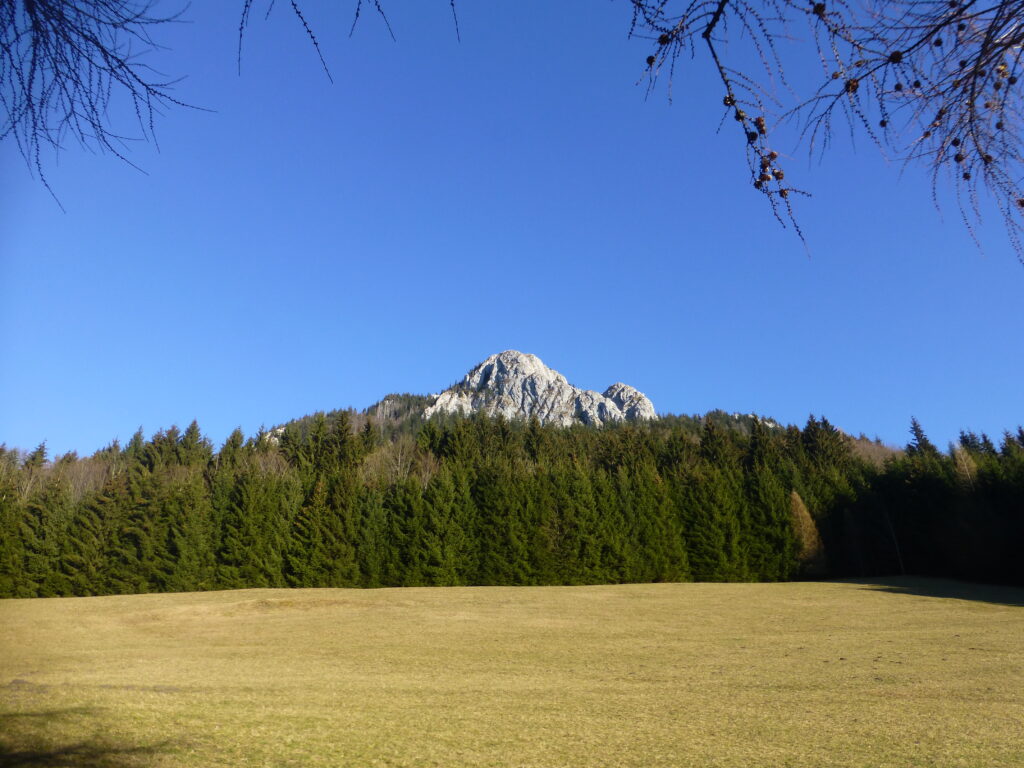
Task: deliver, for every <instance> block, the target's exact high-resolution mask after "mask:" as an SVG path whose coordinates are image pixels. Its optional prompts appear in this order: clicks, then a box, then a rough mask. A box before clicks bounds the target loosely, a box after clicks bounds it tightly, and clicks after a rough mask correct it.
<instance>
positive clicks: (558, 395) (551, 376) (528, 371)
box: [423, 350, 658, 426]
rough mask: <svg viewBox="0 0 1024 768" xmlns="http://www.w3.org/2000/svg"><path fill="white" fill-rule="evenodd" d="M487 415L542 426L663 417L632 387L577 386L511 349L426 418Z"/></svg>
mask: <svg viewBox="0 0 1024 768" xmlns="http://www.w3.org/2000/svg"><path fill="white" fill-rule="evenodd" d="M479 411H483V412H484V413H486V414H487V415H489V416H497V415H501V416H504V417H505V418H509V419H525V418H530V417H532V416H536V417H537V419H539V420H540V422H541V423H542V424H558V425H561V426H570V425H572V424H593V425H601V424H611V423H615V422H620V421H643V420H648V419H656V418H658V416H657V413H656V412H655V410H654V405H653V404H652V403H651V401H650V400H649V399H648V398H647V397H646V396H645V395H644V394H643V393H642V392H640V391H638V390H636V389H634V388H633V387H631V386H629V385H627V384H622V383H615V384H612V385H611V386H610V387H608V389H606V390H605V391H604V392H603V393H598V392H594V391H592V390H588V389H579V388H578V387H574V386H573V385H572V384H570V383H569V382H568V380H567V379H566V378H565V376H563V375H562V374H560V373H559V372H558V371H555V370H553V369H551V368H548V367H547V366H546V365H544V363H543V362H541V360H540V358H538V357H537V356H536V355H529V354H524V353H522V352H517V351H515V350H506V351H504V352H501V353H499V354H496V355H491V356H490V357H488V358H487V359H486V360H484V361H483V362H482V363H480V364H479V365H478V366H476V367H475V368H473V370H471V371H470V372H469V373H467V374H466V376H465V378H463V380H462V381H461V382H459V383H458V384H456V385H455V386H453V387H451V388H449V389H447V390H445V391H444V392H442V393H441V394H440V395H438V397H437V400H436V401H435V402H434V404H433V405H431V406H429V407H428V408H427V409H426V410H425V411H424V413H423V415H424V417H426V418H430V417H431V416H433V415H434V414H438V413H463V414H470V413H476V412H479Z"/></svg>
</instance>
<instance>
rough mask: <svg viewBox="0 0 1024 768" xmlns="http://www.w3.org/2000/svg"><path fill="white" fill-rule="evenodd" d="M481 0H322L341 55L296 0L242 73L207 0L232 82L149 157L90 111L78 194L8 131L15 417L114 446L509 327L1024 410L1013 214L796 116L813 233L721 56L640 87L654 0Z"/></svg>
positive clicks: (726, 382)
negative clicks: (741, 107) (757, 177)
mask: <svg viewBox="0 0 1024 768" xmlns="http://www.w3.org/2000/svg"><path fill="white" fill-rule="evenodd" d="M458 5H459V21H460V28H461V42H458V41H457V40H456V37H455V33H454V29H453V27H452V21H451V12H450V8H449V7H448V4H447V2H446V0H433V1H431V2H417V3H399V2H393V3H390V4H389V9H390V19H391V23H392V26H393V28H394V30H395V34H396V37H397V42H392V41H391V40H390V38H389V37H388V36H387V33H386V30H385V29H384V28H383V25H382V24H381V23H380V22H379V19H378V18H376V17H375V16H374V15H372V14H371V13H369V12H366V11H364V16H363V19H362V21H361V22H360V25H359V27H358V28H357V29H356V31H355V34H354V36H353V37H352V38H349V37H348V28H349V24H350V22H351V15H350V11H351V8H349V7H348V6H346V4H344V3H341V4H338V3H326V2H319V1H318V0H308V2H306V3H305V5H304V8H305V10H306V11H307V16H308V17H309V19H310V21H311V22H312V23H313V24H314V26H315V28H316V30H317V33H318V35H319V38H320V40H321V43H322V47H323V53H324V56H325V58H326V60H327V62H328V64H329V66H330V69H331V72H332V74H333V76H334V81H335V82H334V84H333V85H332V84H331V83H330V82H329V81H328V80H327V78H326V77H325V76H324V74H323V72H322V70H321V69H320V67H319V62H318V61H317V59H316V55H315V52H314V51H313V50H312V49H311V48H310V47H309V45H308V43H307V42H306V40H305V38H304V33H303V31H302V29H301V27H299V25H298V24H296V23H294V22H293V20H292V18H291V17H290V16H289V15H288V13H287V10H288V9H287V7H286V6H285V5H282V6H281V7H280V8H277V9H275V11H274V15H273V16H271V18H270V20H269V21H268V22H264V21H263V20H262V17H257V18H254V20H253V25H252V28H251V29H250V33H249V35H248V36H247V38H246V40H245V51H244V58H243V66H242V73H241V76H239V74H238V72H237V66H236V60H235V52H236V48H235V46H236V36H237V26H238V15H239V8H236V7H235V6H240V3H231V2H223V3H196V4H194V5H193V6H192V7H191V8H190V9H189V10H188V11H187V13H186V18H187V19H188V20H189V22H190V23H187V24H179V25H174V26H173V27H169V28H167V29H166V30H165V31H164V33H163V34H161V35H160V36H159V37H158V40H159V41H160V42H161V43H163V44H164V45H166V46H167V48H168V50H166V51H161V52H159V53H158V54H156V55H154V57H153V58H152V61H153V62H154V64H155V65H156V66H158V67H159V68H160V69H161V70H162V71H164V72H166V73H168V74H170V75H175V76H177V75H187V79H185V80H184V81H183V82H181V83H180V84H179V85H178V86H177V90H176V94H177V95H178V96H179V97H180V98H181V99H183V100H185V101H187V102H189V103H192V104H195V105H198V106H202V107H206V108H208V109H210V110H213V111H209V112H204V111H195V110H185V109H176V110H173V111H169V112H168V113H167V114H165V115H164V116H163V117H162V118H160V119H159V121H158V124H157V137H158V139H159V147H156V146H154V145H152V144H146V143H142V142H135V143H133V144H132V146H131V149H130V153H131V155H130V156H131V158H132V160H133V161H134V162H136V163H137V164H138V165H139V166H141V167H142V168H143V169H144V170H145V171H146V173H145V174H143V173H140V172H138V171H136V170H134V169H133V168H131V167H129V166H127V165H126V164H124V163H122V162H120V161H118V160H116V159H115V158H113V157H111V156H109V155H99V154H93V153H90V152H88V151H83V150H81V149H79V148H78V147H77V146H75V145H69V146H68V147H67V149H66V150H65V151H64V152H63V153H62V154H61V155H60V156H59V157H58V158H57V159H56V160H54V161H53V162H51V163H50V164H49V165H48V169H49V177H50V181H51V183H52V185H53V187H54V189H55V191H56V192H57V194H58V195H59V197H60V199H61V201H62V203H63V205H64V207H65V208H66V213H65V212H61V210H60V209H59V208H58V207H57V206H56V205H55V204H54V203H53V201H52V199H51V198H50V196H49V194H48V193H47V192H46V190H45V189H43V188H42V187H41V185H40V184H39V183H38V182H37V181H35V180H34V179H33V178H32V177H31V176H30V175H29V172H28V170H27V169H26V168H25V165H24V162H23V160H22V159H21V158H20V156H19V155H18V154H17V152H16V150H15V147H13V146H12V145H10V144H0V179H3V183H2V185H0V442H6V443H7V445H8V446H17V447H21V448H31V447H33V446H35V445H36V444H37V443H39V442H40V441H42V440H47V441H48V445H49V447H50V450H51V453H62V452H64V451H68V450H77V451H79V452H80V453H82V454H88V453H91V452H92V451H94V450H96V449H97V448H99V447H102V446H103V445H105V444H107V443H109V442H110V440H111V439H113V438H120V439H121V440H122V441H123V440H125V439H127V438H128V437H130V436H131V434H132V433H133V432H134V431H135V430H136V428H138V427H139V426H142V427H143V428H144V430H145V431H146V433H147V434H149V433H152V432H153V431H155V430H157V429H159V428H163V427H168V426H170V425H171V424H178V425H185V424H187V423H188V422H190V421H191V420H192V419H197V420H198V421H199V424H200V426H201V427H202V428H203V430H204V432H206V433H207V434H208V435H209V436H210V437H211V439H213V440H214V441H215V442H216V443H218V444H219V443H220V442H221V441H223V439H224V438H225V437H226V436H227V434H228V433H229V432H230V431H231V429H233V428H234V427H236V426H241V427H242V429H243V430H245V431H246V433H249V434H251V433H253V432H254V431H255V430H256V429H258V428H259V427H260V425H261V424H265V425H267V426H270V425H272V424H276V423H280V422H283V421H286V420H288V419H290V418H295V417H298V416H301V415H303V414H306V413H309V412H313V411H316V410H329V409H332V408H339V407H347V406H354V407H357V408H363V407H366V406H367V405H369V404H371V403H372V402H374V401H376V400H377V399H379V398H380V397H381V396H383V395H384V394H386V393H388V392H391V391H411V392H422V393H426V392H436V391H439V390H440V389H442V388H444V387H445V386H447V385H448V384H450V383H452V382H453V381H455V380H457V379H458V378H460V377H461V376H462V375H463V374H464V373H465V372H466V371H467V370H468V369H469V368H470V367H472V366H473V365H474V364H476V363H477V362H479V361H480V360H482V359H483V358H484V357H486V356H487V355H489V354H491V353H493V352H497V351H501V350H503V349H509V348H512V349H519V350H522V351H526V352H533V353H535V354H537V355H539V356H540V357H541V359H543V360H544V362H546V363H547V364H548V365H550V366H552V367H554V368H556V369H557V370H559V371H561V372H562V373H564V374H565V375H566V376H567V377H568V378H569V380H570V381H571V382H573V383H574V384H576V385H577V386H583V387H587V388H592V389H603V388H604V387H606V386H607V385H609V384H611V383H612V382H614V381H617V380H621V381H625V382H627V383H629V384H632V385H634V386H636V387H637V388H639V389H641V390H642V391H644V392H645V393H647V394H648V395H649V396H650V397H651V399H652V400H653V402H654V404H655V406H656V408H657V409H658V410H659V411H660V412H672V413H700V412H704V411H707V410H710V409H713V408H722V409H725V410H728V411H742V412H750V411H754V412H758V413H762V414H765V415H769V416H772V417H774V418H776V419H778V420H780V421H783V422H792V423H799V424H802V423H803V422H804V421H805V420H806V418H807V415H808V414H809V413H815V414H823V415H825V416H826V417H828V418H829V419H830V420H831V421H832V422H833V423H835V424H837V425H838V426H840V427H842V428H843V429H845V430H847V431H849V432H852V433H854V434H857V433H860V432H864V433H866V434H867V435H868V436H871V437H874V436H879V437H881V438H882V439H883V440H885V441H887V442H890V443H895V444H903V443H904V442H906V438H907V428H908V425H909V422H910V418H911V416H912V415H914V416H916V417H917V418H918V419H919V420H920V421H921V422H922V424H923V425H924V427H925V429H926V431H927V432H928V433H929V435H930V436H931V437H932V439H933V440H934V441H935V442H937V443H939V444H945V442H946V441H948V440H951V439H954V438H955V436H956V434H957V432H958V431H959V430H960V429H961V428H972V429H975V430H978V431H982V430H984V431H988V432H989V433H991V434H992V435H993V436H998V435H1000V434H1001V432H1002V430H1003V429H1004V428H1008V427H1015V426H1016V425H1017V424H1018V423H1020V422H1022V421H1024V408H1022V407H1021V406H1022V404H1024V396H1022V393H1021V386H1020V382H1021V381H1024V355H1022V354H1021V339H1022V338H1024V313H1022V312H1021V311H1020V305H1021V298H1022V296H1024V266H1021V264H1020V263H1019V262H1018V261H1017V259H1016V257H1015V255H1014V254H1013V252H1012V251H1011V250H1010V248H1009V246H1008V245H1007V244H1006V242H1005V235H1004V233H1003V230H1002V229H1001V224H1000V222H999V221H998V218H997V217H996V216H994V215H991V216H989V219H990V220H989V222H988V226H987V227H986V228H985V229H983V230H982V232H981V239H982V243H983V246H984V249H983V252H979V250H978V249H977V248H976V247H975V245H974V244H973V243H972V241H971V239H970V237H969V236H968V234H967V233H966V231H965V230H964V229H963V227H962V225H961V224H960V223H959V220H958V215H957V213H956V210H955V209H954V208H953V207H947V208H946V210H945V211H944V216H940V215H939V214H937V213H936V211H935V208H934V206H933V204H932V202H931V200H930V194H929V185H928V180H927V178H926V177H925V175H924V174H923V172H920V171H917V170H916V169H909V170H906V171H904V172H903V173H902V174H901V173H900V172H899V171H900V168H899V166H898V165H895V164H890V163H887V162H886V160H885V159H884V158H883V157H882V156H881V155H880V153H879V152H878V151H877V150H876V149H874V148H873V147H872V146H870V145H869V144H868V143H867V142H860V143H859V145H858V146H856V147H852V146H851V145H850V141H849V140H848V139H846V138H845V136H843V135H840V136H839V137H837V141H836V142H835V144H834V147H833V149H832V150H831V151H830V152H829V153H828V154H827V155H826V156H825V157H824V159H823V160H822V161H821V162H818V161H817V160H815V161H814V162H811V161H809V160H808V158H807V155H806V152H805V151H803V150H796V149H795V148H794V143H793V142H792V141H789V142H783V144H784V145H783V146H780V150H781V151H782V152H783V153H784V157H785V158H789V155H790V154H792V157H791V158H789V159H788V160H787V165H786V168H787V174H788V176H787V178H789V179H794V180H795V181H796V183H797V184H799V185H800V186H803V187H804V188H806V189H808V190H809V191H811V192H813V194H814V197H813V198H811V199H810V200H807V201H801V202H800V205H799V211H800V218H801V223H802V225H803V227H804V230H805V233H806V235H807V240H808V242H809V244H810V250H809V252H808V250H805V248H804V247H803V245H802V244H801V243H800V241H799V240H798V239H797V238H796V237H795V236H794V235H793V233H792V232H791V231H789V230H784V229H782V228H780V227H779V226H778V224H777V223H776V222H775V220H774V219H773V218H772V216H771V214H770V212H769V210H768V209H767V207H766V206H765V204H764V202H763V200H762V199H761V198H760V196H759V195H758V194H757V193H756V192H754V191H753V190H752V189H751V188H750V187H749V182H748V180H747V171H746V166H745V163H744V160H743V156H742V151H741V148H740V143H739V142H740V139H739V138H738V137H737V135H735V133H734V130H733V126H732V125H731V124H727V125H726V126H724V129H723V131H722V132H721V133H720V134H716V129H717V127H718V124H719V120H720V118H721V106H720V105H721V96H722V94H721V93H720V90H721V89H720V86H716V84H715V82H714V81H713V79H712V77H711V75H710V73H709V71H708V67H707V65H706V63H705V62H702V61H701V60H699V59H698V60H696V61H694V62H683V63H682V66H681V67H680V70H679V71H678V72H677V75H676V81H675V84H674V100H673V102H672V103H671V104H669V102H668V100H667V98H666V95H665V92H664V90H661V91H659V92H657V93H656V94H654V95H652V96H651V97H650V98H646V99H645V91H644V88H643V87H642V86H638V85H637V84H636V83H637V80H638V78H639V76H640V75H641V73H642V70H643V60H644V58H645V57H646V55H647V53H648V46H647V45H646V44H645V43H644V42H643V41H637V40H632V41H631V40H629V39H627V36H626V33H627V30H628V26H629V8H628V4H627V3H625V2H623V1H622V0H619V1H617V2H614V1H612V2H593V0H576V1H574V2H564V3H557V4H554V3H548V2H541V0H530V1H525V0H516V2H497V3H495V2H484V1H483V0H460V2H459V4H458ZM337 6H341V8H340V9H339V8H338V7H337ZM808 61H809V60H808ZM113 118H114V119H115V120H121V121H122V122H121V124H122V125H123V126H124V130H125V131H126V132H131V135H137V134H138V130H137V128H133V127H132V126H131V124H130V122H129V121H127V120H126V119H125V116H124V115H119V114H117V113H115V114H114V115H113Z"/></svg>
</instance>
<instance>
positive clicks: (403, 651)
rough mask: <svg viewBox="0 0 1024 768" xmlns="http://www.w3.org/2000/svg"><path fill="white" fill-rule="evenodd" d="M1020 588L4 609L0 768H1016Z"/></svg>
mask: <svg viewBox="0 0 1024 768" xmlns="http://www.w3.org/2000/svg"><path fill="white" fill-rule="evenodd" d="M1022 606H1024V590H1019V589H1011V588H994V587H980V586H972V585H965V584H960V583H957V582H944V581H935V580H914V579H903V580H894V581H888V582H885V583H875V584H863V583H856V584H855V583H837V582H829V583H795V584H651V585H629V586H599V587H530V588H451V589H388V590H376V591H358V590H294V591H286V590H246V591H238V592H212V593H193V594H178V595H135V596H127V597H95V598H62V599H48V600H6V601H0V766H4V767H6V766H22V765H24V766H29V765H32V766H47V765H53V766H56V765H60V766H87V767H88V766H94V767H95V768H101V767H105V766H136V765H137V766H165V765H166V766H204V767H206V766H375V765H376V766H461V765H467V766H569V765H575V766H735V767H736V768H740V767H742V768H749V767H752V766H790V767H791V768H826V767H828V766H844V767H845V766H851V767H852V766H857V767H864V768H868V767H870V768H884V767H885V766H901V767H902V766H963V767H964V768H981V767H982V766H984V767H985V768H993V767H995V766H1007V767H1009V766H1022V765H1024V607H1022Z"/></svg>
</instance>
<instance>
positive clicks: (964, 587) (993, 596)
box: [844, 576, 1024, 606]
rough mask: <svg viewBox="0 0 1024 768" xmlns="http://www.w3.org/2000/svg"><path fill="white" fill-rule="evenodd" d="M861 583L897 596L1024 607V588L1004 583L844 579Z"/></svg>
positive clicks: (916, 578)
mask: <svg viewBox="0 0 1024 768" xmlns="http://www.w3.org/2000/svg"><path fill="white" fill-rule="evenodd" d="M844 581H849V582H850V583H852V584H861V585H863V586H864V589H870V590H873V591H875V592H890V593H892V594H896V595H919V596H921V597H947V598H952V599H954V600H973V601H975V602H980V603H993V604H995V605H1011V606H1024V587H1011V586H1006V585H1002V584H975V583H973V582H970V581H954V580H953V579H934V578H928V577H925V576H891V577H888V578H878V579H844Z"/></svg>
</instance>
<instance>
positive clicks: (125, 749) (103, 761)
mask: <svg viewBox="0 0 1024 768" xmlns="http://www.w3.org/2000/svg"><path fill="white" fill-rule="evenodd" d="M93 714H95V710H93V709H92V708H90V707H69V708H65V709H53V710H47V711H41V712H0V768H27V767H28V766H35V767H37V768H72V767H74V768H143V766H146V765H148V764H150V763H151V762H152V758H153V757H154V756H156V755H158V754H161V753H163V752H166V751H168V750H169V748H170V745H169V744H167V743H160V744H149V745H145V746H138V745H134V746H124V745H118V744H114V743H111V742H109V741H106V740H101V739H98V738H94V739H89V740H84V741H62V740H61V739H58V738H55V737H53V736H51V735H47V734H46V733H45V732H44V731H43V730H42V729H44V728H47V727H55V726H57V725H58V723H59V721H62V720H66V719H67V718H73V717H77V716H89V715H93Z"/></svg>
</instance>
